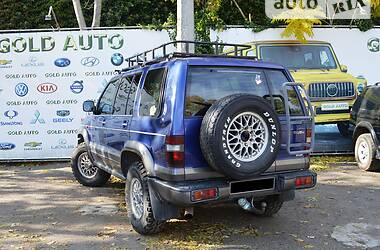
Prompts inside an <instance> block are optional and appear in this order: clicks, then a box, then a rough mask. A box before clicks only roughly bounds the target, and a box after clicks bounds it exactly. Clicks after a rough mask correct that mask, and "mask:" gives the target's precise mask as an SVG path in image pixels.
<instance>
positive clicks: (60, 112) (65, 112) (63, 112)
mask: <svg viewBox="0 0 380 250" xmlns="http://www.w3.org/2000/svg"><path fill="white" fill-rule="evenodd" d="M57 115H58V116H61V117H65V116H69V115H70V110H57Z"/></svg>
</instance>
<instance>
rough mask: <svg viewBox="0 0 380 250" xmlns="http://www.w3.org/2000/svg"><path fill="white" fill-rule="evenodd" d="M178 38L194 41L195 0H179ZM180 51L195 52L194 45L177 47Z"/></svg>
mask: <svg viewBox="0 0 380 250" xmlns="http://www.w3.org/2000/svg"><path fill="white" fill-rule="evenodd" d="M177 40H186V41H194V0H177ZM177 51H178V52H190V53H193V52H194V46H193V45H191V46H190V47H189V51H186V46H184V45H181V46H178V47H177Z"/></svg>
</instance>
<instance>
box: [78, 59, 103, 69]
mask: <svg viewBox="0 0 380 250" xmlns="http://www.w3.org/2000/svg"><path fill="white" fill-rule="evenodd" d="M99 62H100V61H99V59H98V58H96V57H93V56H88V57H85V58H82V60H81V61H80V63H81V64H82V65H83V66H86V67H94V66H96V65H98V64H99Z"/></svg>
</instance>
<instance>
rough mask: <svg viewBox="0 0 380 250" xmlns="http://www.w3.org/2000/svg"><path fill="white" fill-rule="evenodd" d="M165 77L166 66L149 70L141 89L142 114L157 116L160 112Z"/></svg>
mask: <svg viewBox="0 0 380 250" xmlns="http://www.w3.org/2000/svg"><path fill="white" fill-rule="evenodd" d="M164 77H165V68H159V69H154V70H150V71H148V73H147V75H146V77H145V82H144V86H143V89H142V91H141V101H140V111H139V112H140V115H141V116H157V115H158V114H159V112H160V101H161V98H160V96H161V90H162V86H163V83H164V80H165V79H164Z"/></svg>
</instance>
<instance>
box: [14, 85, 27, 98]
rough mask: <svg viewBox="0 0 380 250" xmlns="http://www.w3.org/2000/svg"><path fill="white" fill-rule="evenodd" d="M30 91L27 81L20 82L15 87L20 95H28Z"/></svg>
mask: <svg viewBox="0 0 380 250" xmlns="http://www.w3.org/2000/svg"><path fill="white" fill-rule="evenodd" d="M28 91H29V89H28V86H27V85H26V84H25V83H18V84H17V85H16V87H15V93H16V95H18V96H20V97H23V96H26V94H28Z"/></svg>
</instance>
